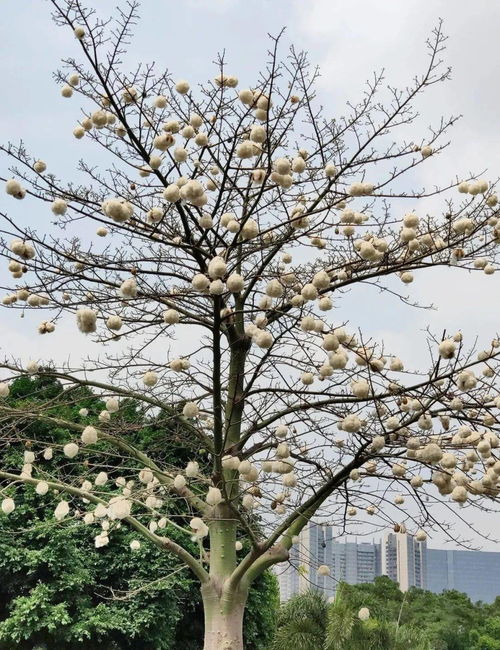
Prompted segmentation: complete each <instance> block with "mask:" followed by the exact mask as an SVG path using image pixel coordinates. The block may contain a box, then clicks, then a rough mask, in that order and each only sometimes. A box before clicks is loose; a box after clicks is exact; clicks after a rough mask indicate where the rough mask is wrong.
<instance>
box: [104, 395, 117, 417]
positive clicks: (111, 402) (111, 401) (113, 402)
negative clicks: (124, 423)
mask: <svg viewBox="0 0 500 650" xmlns="http://www.w3.org/2000/svg"><path fill="white" fill-rule="evenodd" d="M105 404H106V410H107V411H109V412H110V413H116V412H117V411H118V410H119V408H120V402H119V401H118V400H117V398H116V397H108V399H107V400H106V402H105Z"/></svg>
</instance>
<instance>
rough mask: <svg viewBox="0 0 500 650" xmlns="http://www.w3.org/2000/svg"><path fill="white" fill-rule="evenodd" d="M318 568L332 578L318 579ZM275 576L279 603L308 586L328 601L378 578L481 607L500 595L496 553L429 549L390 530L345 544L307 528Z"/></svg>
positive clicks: (317, 527)
mask: <svg viewBox="0 0 500 650" xmlns="http://www.w3.org/2000/svg"><path fill="white" fill-rule="evenodd" d="M322 564H326V565H327V566H328V567H329V569H330V575H326V576H318V573H317V569H318V567H319V566H320V565H322ZM277 573H278V579H279V583H280V596H281V600H283V601H284V600H288V599H289V598H290V597H291V596H293V595H294V594H297V593H301V592H304V591H307V589H309V588H311V587H315V588H317V589H320V590H321V591H323V592H324V594H325V595H326V596H327V597H332V596H334V595H335V592H336V589H337V586H338V584H339V583H340V582H347V583H348V584H360V583H362V582H373V580H374V579H375V578H376V577H377V576H380V575H387V576H388V577H389V578H391V580H394V581H395V582H397V583H399V587H400V589H401V590H402V591H407V590H408V589H409V588H410V587H419V588H421V589H429V591H433V592H435V593H441V591H443V590H445V589H456V590H457V591H461V592H463V593H466V594H467V595H468V596H469V597H470V598H471V600H473V601H478V600H482V601H483V602H492V601H493V600H494V599H495V598H496V597H497V596H500V552H483V551H455V550H450V551H446V550H438V549H433V548H427V545H426V543H425V542H417V541H416V540H415V538H414V537H412V536H411V535H408V534H406V533H393V532H392V531H391V532H387V533H385V535H384V536H383V539H382V542H381V543H380V544H377V543H367V542H357V541H354V542H346V541H336V540H335V539H334V538H333V533H332V529H331V527H330V526H325V525H321V524H310V525H309V526H308V527H307V528H305V529H304V530H303V531H302V533H301V535H300V542H299V543H298V544H294V545H293V546H292V548H291V549H290V559H289V563H288V564H283V565H278V568H277Z"/></svg>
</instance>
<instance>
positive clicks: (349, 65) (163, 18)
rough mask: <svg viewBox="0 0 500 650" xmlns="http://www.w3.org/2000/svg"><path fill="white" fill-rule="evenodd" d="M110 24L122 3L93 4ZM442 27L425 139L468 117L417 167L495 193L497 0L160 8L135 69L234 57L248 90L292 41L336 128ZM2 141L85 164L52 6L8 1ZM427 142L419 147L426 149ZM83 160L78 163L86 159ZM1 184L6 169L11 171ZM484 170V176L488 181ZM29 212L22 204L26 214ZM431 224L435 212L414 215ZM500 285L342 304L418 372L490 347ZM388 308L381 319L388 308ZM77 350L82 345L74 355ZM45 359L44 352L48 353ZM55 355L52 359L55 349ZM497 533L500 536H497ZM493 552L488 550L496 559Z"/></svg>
mask: <svg viewBox="0 0 500 650" xmlns="http://www.w3.org/2000/svg"><path fill="white" fill-rule="evenodd" d="M89 4H93V5H94V6H96V7H99V8H100V11H102V12H104V13H105V12H112V11H113V7H114V5H115V4H116V2H115V0H112V1H109V0H101V1H100V2H93V3H89ZM440 17H442V18H443V19H444V21H445V23H444V25H445V27H444V29H445V32H446V33H447V34H448V35H449V41H448V49H447V52H446V53H445V54H444V56H445V58H446V61H447V62H448V63H449V64H450V65H451V66H452V67H453V75H452V80H451V81H450V82H448V83H446V84H442V85H440V86H439V87H437V88H433V89H431V90H430V91H429V93H428V95H427V96H426V98H425V99H424V100H423V101H422V102H421V104H420V105H419V108H420V110H421V113H422V116H423V117H422V120H421V122H420V123H419V124H421V125H422V128H423V127H425V126H426V125H428V124H430V123H433V122H434V123H436V122H437V121H439V119H440V117H441V116H442V115H443V114H444V115H449V114H463V118H462V119H461V120H460V121H459V122H458V124H457V126H455V127H454V129H453V131H452V132H451V137H452V145H451V146H450V147H449V148H448V149H446V151H445V152H443V153H442V154H441V155H439V156H436V157H434V158H432V159H430V160H429V162H428V164H425V165H421V166H419V167H418V175H417V177H416V178H415V181H416V183H417V185H427V186H431V185H433V184H435V183H436V184H439V183H442V184H445V183H447V182H448V181H449V180H450V179H453V178H455V177H456V176H458V177H466V176H467V175H468V174H469V173H470V172H471V171H476V172H484V174H483V175H484V177H485V178H488V179H489V180H495V179H496V178H497V176H498V175H499V170H500V129H499V128H498V106H499V103H500V90H499V84H498V66H499V58H500V56H499V55H500V47H499V45H498V25H499V24H500V3H498V2H492V1H491V0H476V1H475V2H473V3H471V2H466V1H465V0H453V1H451V0H432V1H431V0H419V1H415V0H405V2H401V0H251V1H250V0H211V1H205V0H183V1H181V2H179V0H175V2H174V1H173V0H162V1H161V2H160V1H154V0H149V1H144V2H143V6H142V20H141V22H140V24H139V26H138V28H137V30H136V37H135V39H134V41H133V46H132V48H131V51H130V53H129V55H128V58H127V62H128V63H130V67H131V68H132V67H134V65H135V63H136V62H138V61H151V60H154V61H156V62H157V63H158V65H159V66H160V67H168V68H169V69H170V70H171V71H172V73H173V75H174V78H185V79H188V80H189V81H190V82H191V83H192V84H193V85H194V84H196V83H197V82H201V81H204V80H205V79H207V78H209V77H210V78H211V77H213V76H214V66H213V63H212V62H213V60H214V58H215V55H216V54H217V52H219V51H221V50H223V49H224V50H225V51H226V58H227V61H228V64H227V69H228V70H229V71H230V73H232V74H235V75H236V76H238V77H239V78H240V80H241V85H242V86H248V85H251V84H252V83H253V82H254V81H255V80H256V79H257V73H258V70H259V68H260V67H261V66H262V64H263V63H264V62H265V58H266V50H267V48H268V46H269V39H268V36H267V35H268V33H270V34H277V33H278V32H279V31H280V30H281V28H282V27H286V28H287V31H286V35H285V38H284V41H283V52H285V51H286V48H287V47H288V45H289V44H291V43H292V42H293V43H295V45H296V46H297V47H298V48H304V49H306V50H308V51H309V58H310V61H311V62H312V63H313V64H318V65H319V66H320V68H321V72H322V76H321V79H320V81H319V93H320V99H321V102H322V103H323V104H324V106H325V108H326V112H327V113H328V114H330V115H331V116H335V115H339V114H341V113H342V112H343V110H344V107H345V105H346V102H347V101H348V100H351V101H352V100H356V99H359V98H360V96H361V92H362V88H363V83H364V82H365V80H366V79H367V78H369V77H370V76H371V73H372V72H373V71H374V70H379V69H381V68H385V70H386V79H387V82H390V83H391V84H393V85H398V84H399V85H403V86H404V85H405V84H406V83H410V82H411V80H412V77H413V76H414V75H415V74H417V73H419V72H421V71H422V70H423V68H424V66H425V63H426V50H425V39H426V38H427V36H428V35H429V34H430V32H431V30H432V28H433V26H435V25H436V24H437V21H438V19H439V18H440ZM0 50H1V54H0V75H1V76H0V78H1V80H2V101H1V102H0V140H1V141H3V142H5V141H7V140H12V141H14V142H15V141H17V140H18V139H19V138H22V139H23V140H24V141H25V143H26V145H27V147H28V149H29V150H30V151H31V152H32V153H33V155H35V156H37V157H41V158H43V159H44V160H46V162H47V163H48V165H49V167H50V169H52V170H54V171H55V173H56V174H58V175H60V176H63V177H64V175H65V171H68V170H69V171H71V170H72V169H74V167H75V165H76V162H77V161H78V159H79V157H80V156H81V155H82V151H83V152H84V151H85V149H84V147H85V146H86V145H85V144H83V143H80V142H78V141H76V140H75V139H74V138H73V136H72V130H73V128H74V125H75V122H76V120H77V118H78V112H77V111H78V106H77V104H75V103H73V102H71V101H67V100H64V99H62V98H61V97H60V94H59V89H58V87H57V85H56V84H55V82H54V81H53V79H52V72H53V71H54V70H55V68H56V67H57V65H58V61H59V60H60V59H61V58H62V57H66V56H77V55H78V48H77V44H76V43H75V39H74V38H73V36H72V34H71V33H69V32H68V31H67V30H61V29H60V28H56V27H55V26H54V25H53V24H52V23H51V21H50V5H49V3H48V2H45V1H42V0H23V1H22V2H19V1H14V0H5V1H4V2H2V18H1V22H0ZM421 137H422V134H421V133H417V134H415V139H416V140H419V139H420V138H421ZM82 147H83V149H82ZM1 164H2V175H5V160H2V163H1ZM485 170H486V171H485ZM23 203H24V202H23ZM424 207H425V210H436V211H439V210H440V208H441V207H442V202H441V201H439V202H437V203H433V204H426V205H425V206H421V205H418V203H417V202H415V204H414V205H412V206H409V207H408V209H415V210H416V212H417V213H418V212H419V211H420V210H423V209H424ZM0 209H2V210H9V211H11V212H12V210H13V209H14V210H16V213H17V214H18V215H19V216H20V218H21V216H22V217H23V218H24V217H26V218H27V219H29V221H30V223H33V224H34V223H37V222H39V223H40V224H41V225H42V227H43V219H45V218H46V215H42V214H31V213H30V214H29V215H25V214H24V213H23V210H25V208H24V207H23V206H22V205H21V206H20V205H16V206H15V207H14V208H12V202H11V201H10V202H8V201H6V200H5V197H4V195H3V194H2V195H1V196H0ZM499 289H500V274H497V275H494V276H491V277H485V276H483V275H482V274H476V275H474V277H471V276H470V275H468V274H467V273H465V272H456V273H453V274H452V275H450V273H448V272H445V271H442V270H441V271H439V272H437V273H436V272H433V273H427V274H426V273H423V272H420V273H417V274H416V280H415V282H414V284H413V285H411V288H410V292H411V298H412V299H416V300H420V301H422V302H424V303H433V304H434V305H436V306H437V307H439V309H437V310H436V311H432V312H429V311H421V310H419V311H415V310H410V309H402V308H401V307H400V306H399V305H397V304H394V301H392V302H391V301H387V300H385V299H384V301H383V302H382V303H380V302H379V297H378V295H377V294H375V293H374V292H368V291H360V292H359V293H358V294H353V295H351V296H350V297H349V298H348V299H347V300H346V301H345V306H344V309H345V313H344V315H343V319H344V318H348V319H350V321H351V322H352V325H353V326H354V327H356V328H357V327H363V329H364V331H365V332H366V333H367V334H369V335H370V336H374V337H376V338H379V339H381V338H384V339H385V340H386V341H387V342H388V347H389V348H390V349H391V351H392V352H394V353H397V354H399V355H400V356H401V357H403V358H404V359H405V360H406V361H407V363H408V364H409V365H410V366H411V365H415V366H416V365H417V363H418V361H419V360H420V358H421V356H422V353H423V352H425V349H426V348H425V333H424V331H423V330H424V329H425V327H426V326H427V325H430V327H431V329H432V330H433V331H435V332H441V331H442V330H443V329H445V328H446V329H450V330H451V331H456V330H458V329H462V331H463V332H464V334H465V337H466V340H469V341H472V340H473V338H474V337H475V336H476V335H477V336H479V338H480V341H482V345H483V346H486V345H487V344H488V342H489V340H490V339H491V338H492V336H493V335H494V334H495V332H496V331H497V329H498V325H497V323H498V322H499V318H500V300H498V295H499ZM381 304H382V308H381ZM0 319H1V320H0V342H1V345H2V347H5V348H8V349H10V350H14V351H15V352H16V353H17V354H18V355H19V356H21V357H22V358H23V360H27V359H28V358H30V357H35V358H40V357H42V358H43V357H45V358H50V357H55V358H58V359H61V358H62V357H64V356H67V355H69V354H70V353H71V354H72V357H73V359H74V358H75V354H78V351H77V352H76V353H75V350H79V349H83V348H87V349H88V344H87V343H83V341H82V339H83V337H81V336H78V333H77V332H76V328H75V327H74V324H73V323H68V324H67V325H61V327H60V328H59V336H58V337H57V339H56V338H52V339H51V338H50V337H44V338H43V339H41V338H39V337H37V336H36V335H35V334H34V332H35V330H36V325H37V322H38V321H37V319H36V317H33V316H31V315H28V316H27V317H26V318H24V319H22V320H21V319H20V318H19V312H13V311H12V312H7V311H6V310H3V311H2V312H1V314H0ZM75 344H76V345H75ZM41 345H45V346H47V347H46V348H45V349H44V350H43V351H41ZM56 345H57V350H56V349H55V346H56ZM498 523H499V522H496V527H498ZM489 548H491V546H489Z"/></svg>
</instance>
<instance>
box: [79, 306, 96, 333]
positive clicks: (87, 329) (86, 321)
mask: <svg viewBox="0 0 500 650" xmlns="http://www.w3.org/2000/svg"><path fill="white" fill-rule="evenodd" d="M76 324H77V326H78V329H79V330H80V332H83V334H91V333H92V332H95V331H96V329H97V314H96V312H95V311H93V310H92V309H88V308H87V307H84V308H82V309H78V310H77V312H76Z"/></svg>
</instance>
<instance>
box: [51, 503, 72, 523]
mask: <svg viewBox="0 0 500 650" xmlns="http://www.w3.org/2000/svg"><path fill="white" fill-rule="evenodd" d="M68 514H69V503H68V502H67V501H59V503H58V504H57V506H56V509H55V510H54V517H55V518H56V520H57V521H62V520H63V519H64V517H66V516H67V515H68Z"/></svg>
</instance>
